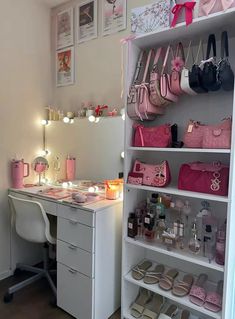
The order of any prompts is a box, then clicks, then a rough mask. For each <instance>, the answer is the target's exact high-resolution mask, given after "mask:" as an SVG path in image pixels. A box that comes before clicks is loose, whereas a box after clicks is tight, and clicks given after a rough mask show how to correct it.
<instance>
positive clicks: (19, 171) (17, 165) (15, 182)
mask: <svg viewBox="0 0 235 319" xmlns="http://www.w3.org/2000/svg"><path fill="white" fill-rule="evenodd" d="M29 173H30V170H29V163H24V160H23V159H21V160H15V159H13V160H12V161H11V179H12V187H13V188H23V180H24V177H28V176H29Z"/></svg>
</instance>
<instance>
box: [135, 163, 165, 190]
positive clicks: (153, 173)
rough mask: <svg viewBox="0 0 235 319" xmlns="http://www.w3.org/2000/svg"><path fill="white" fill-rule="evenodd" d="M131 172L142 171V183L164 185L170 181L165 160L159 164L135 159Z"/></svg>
mask: <svg viewBox="0 0 235 319" xmlns="http://www.w3.org/2000/svg"><path fill="white" fill-rule="evenodd" d="M133 173H143V185H147V186H153V187H165V186H167V185H168V184H169V183H170V182H171V173H170V168H169V164H168V162H167V161H163V162H162V163H160V164H155V165H151V164H145V163H142V162H140V161H138V160H136V161H135V163H134V167H133Z"/></svg>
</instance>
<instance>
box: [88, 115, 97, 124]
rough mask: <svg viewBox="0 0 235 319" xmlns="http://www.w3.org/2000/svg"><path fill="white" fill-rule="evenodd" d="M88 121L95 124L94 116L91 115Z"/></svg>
mask: <svg viewBox="0 0 235 319" xmlns="http://www.w3.org/2000/svg"><path fill="white" fill-rule="evenodd" d="M88 121H89V122H91V123H93V122H95V116H94V115H90V116H89V117H88Z"/></svg>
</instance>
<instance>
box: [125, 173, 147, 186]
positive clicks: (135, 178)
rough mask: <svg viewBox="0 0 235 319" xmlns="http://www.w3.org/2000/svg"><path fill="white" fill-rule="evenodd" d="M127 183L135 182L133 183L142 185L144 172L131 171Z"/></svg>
mask: <svg viewBox="0 0 235 319" xmlns="http://www.w3.org/2000/svg"><path fill="white" fill-rule="evenodd" d="M127 183H128V184H133V185H142V184H143V174H142V173H133V172H132V173H129V174H128V179H127Z"/></svg>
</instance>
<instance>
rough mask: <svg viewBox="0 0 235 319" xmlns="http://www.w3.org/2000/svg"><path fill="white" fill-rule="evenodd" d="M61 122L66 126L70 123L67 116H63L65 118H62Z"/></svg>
mask: <svg viewBox="0 0 235 319" xmlns="http://www.w3.org/2000/svg"><path fill="white" fill-rule="evenodd" d="M63 122H64V123H66V124H67V123H69V122H70V119H69V118H68V117H67V116H65V117H64V118H63Z"/></svg>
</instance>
